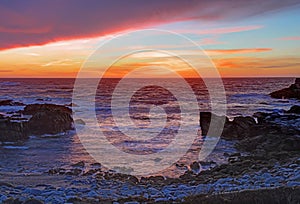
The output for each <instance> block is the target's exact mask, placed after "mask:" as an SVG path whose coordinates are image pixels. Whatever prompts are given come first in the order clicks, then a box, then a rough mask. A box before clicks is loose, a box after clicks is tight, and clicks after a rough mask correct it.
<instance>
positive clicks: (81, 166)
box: [71, 161, 85, 168]
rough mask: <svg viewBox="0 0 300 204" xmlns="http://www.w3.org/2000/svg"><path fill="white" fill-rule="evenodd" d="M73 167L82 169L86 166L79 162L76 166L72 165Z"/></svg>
mask: <svg viewBox="0 0 300 204" xmlns="http://www.w3.org/2000/svg"><path fill="white" fill-rule="evenodd" d="M71 166H72V167H80V168H83V167H84V166H85V163H84V161H80V162H77V163H76V164H72V165H71Z"/></svg>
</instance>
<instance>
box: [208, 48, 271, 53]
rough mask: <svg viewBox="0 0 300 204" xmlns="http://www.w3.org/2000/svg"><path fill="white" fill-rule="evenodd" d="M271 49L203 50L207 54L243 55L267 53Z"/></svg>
mask: <svg viewBox="0 0 300 204" xmlns="http://www.w3.org/2000/svg"><path fill="white" fill-rule="evenodd" d="M271 50H272V49H271V48H248V49H247V48H246V49H226V50H225V49H224V50H205V51H206V52H207V53H208V54H212V55H214V54H244V53H257V52H268V51H271Z"/></svg>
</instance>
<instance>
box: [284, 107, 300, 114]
mask: <svg viewBox="0 0 300 204" xmlns="http://www.w3.org/2000/svg"><path fill="white" fill-rule="evenodd" d="M287 113H296V114H300V106H297V105H294V106H292V107H291V108H290V110H288V111H287Z"/></svg>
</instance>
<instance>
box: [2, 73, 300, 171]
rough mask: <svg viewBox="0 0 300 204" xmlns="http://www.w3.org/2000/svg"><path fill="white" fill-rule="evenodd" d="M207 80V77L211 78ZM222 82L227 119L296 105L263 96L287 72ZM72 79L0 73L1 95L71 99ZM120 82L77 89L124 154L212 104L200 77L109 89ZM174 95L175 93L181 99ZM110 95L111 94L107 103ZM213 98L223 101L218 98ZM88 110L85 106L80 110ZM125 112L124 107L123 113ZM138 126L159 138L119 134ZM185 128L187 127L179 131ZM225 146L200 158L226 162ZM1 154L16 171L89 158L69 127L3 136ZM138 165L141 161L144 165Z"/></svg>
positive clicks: (155, 143) (283, 83) (164, 139)
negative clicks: (16, 138)
mask: <svg viewBox="0 0 300 204" xmlns="http://www.w3.org/2000/svg"><path fill="white" fill-rule="evenodd" d="M86 80H87V81H92V80H94V79H86ZM207 80H208V81H209V80H210V82H211V83H212V84H213V81H214V80H215V79H207ZM222 81H223V85H224V89H225V95H226V101H225V102H226V106H227V109H226V110H225V111H226V115H227V116H228V117H229V118H233V117H235V116H251V115H252V114H253V113H255V112H258V111H262V112H271V111H274V110H278V111H280V110H282V109H283V110H287V109H289V108H290V107H291V106H292V105H296V104H298V105H299V101H297V100H291V99H273V98H271V97H270V96H269V95H268V94H269V93H271V92H272V91H275V90H279V89H282V88H285V87H288V86H289V85H291V84H292V83H293V82H294V78H223V79H222ZM74 82H75V79H53V78H52V79H29V78H28V79H17V78H15V79H8V78H7V79H4V78H3V79H0V101H1V100H5V99H12V100H13V101H15V102H21V103H23V104H34V103H53V104H59V105H70V104H72V102H74V101H72V97H73V87H74ZM119 82H120V80H119V79H105V80H102V81H101V83H100V84H99V86H98V89H97V92H96V93H94V92H93V91H91V90H90V89H89V87H88V86H86V87H85V85H86V84H85V83H81V84H80V87H79V88H80V89H81V90H84V92H83V93H85V94H86V95H87V96H88V98H89V97H91V96H92V98H93V96H94V95H95V96H94V101H90V102H92V104H95V106H92V107H90V109H91V110H92V112H93V110H94V111H95V113H96V118H97V119H98V122H99V125H100V127H101V130H102V131H104V132H105V133H106V136H107V138H108V139H109V140H110V142H111V143H112V144H113V145H114V146H116V147H118V148H119V149H122V151H125V152H127V153H130V154H135V155H139V154H141V155H142V154H152V153H155V152H160V151H162V150H163V149H164V148H165V147H166V146H167V145H168V143H169V142H170V140H172V139H173V137H175V136H174V134H175V133H176V131H178V129H179V128H180V127H182V126H184V125H185V126H187V130H195V131H197V129H199V127H198V124H196V123H195V121H187V122H186V123H180V121H181V119H182V116H181V115H182V114H187V115H189V116H190V118H197V117H199V111H211V108H212V106H211V101H210V98H209V95H208V90H207V88H206V86H205V84H204V83H203V81H201V80H199V79H187V84H188V85H189V86H190V87H191V90H192V93H187V92H189V91H190V90H189V89H187V88H186V87H184V86H181V85H180V84H179V83H178V81H177V79H130V80H128V81H125V82H123V85H122V86H119V89H118V90H119V91H118V92H116V93H114V90H113V88H114V87H115V86H116V85H117V84H118V83H119ZM136 84H138V86H136ZM158 84H160V85H158ZM164 84H165V85H166V86H165V87H172V90H175V91H176V93H173V92H174V91H173V92H172V91H168V90H167V89H166V88H164V86H163V85H164ZM136 87H140V88H136ZM213 91H214V90H213ZM191 94H192V95H194V97H195V99H196V100H197V102H196V103H197V105H198V107H196V108H195V106H192V105H190V103H191V101H192V100H193V99H192V98H190V95H191ZM176 96H180V101H178V99H179V98H178V97H176ZM86 99H87V97H85V96H84V95H82V98H80V97H79V98H78V99H77V101H78V100H79V101H78V102H79V104H73V111H74V112H76V111H78V109H80V106H79V105H80V103H81V101H80V100H82V101H85V100H86ZM112 99H113V100H115V101H113V102H112ZM128 102H129V105H128ZM217 103H218V102H217ZM220 103H224V101H220ZM180 104H183V105H186V106H187V107H188V108H187V109H186V110H185V111H186V112H183V109H180ZM111 105H113V106H114V107H113V109H112V108H110V106H111ZM78 106H79V107H78ZM159 107H162V108H159ZM23 108H24V105H19V106H0V113H2V114H8V115H9V114H10V113H11V112H14V111H18V110H21V109H23ZM153 108H154V109H153ZM152 109H153V110H152ZM91 110H87V112H86V116H87V117H88V116H89V115H88V114H90V111H91ZM81 111H82V110H81ZM124 111H125V112H126V111H127V114H128V115H126V114H125V112H124ZM125 116H126V117H125ZM150 116H151V117H150ZM128 117H130V120H128ZM150 118H151V120H150ZM196 122H198V120H197V121H196ZM132 125H134V127H132ZM137 129H141V130H143V134H145V135H146V133H149V135H148V136H150V137H151V136H152V135H155V136H157V135H159V137H155V138H154V139H150V142H149V140H147V142H145V141H139V140H138V141H136V140H130V139H128V138H125V139H124V137H123V136H124V134H123V132H126V135H127V136H129V137H130V135H131V134H133V133H134V132H135V131H136V130H137ZM122 134H123V135H122ZM186 134H190V133H189V132H186ZM175 135H176V134H175ZM139 136H140V135H139V134H138V135H135V137H139ZM86 137H88V135H86ZM150 137H147V138H148V139H149V138H150ZM202 139H203V138H202V137H201V135H200V136H199V137H197V140H196V141H195V142H194V143H193V145H192V146H191V148H190V150H189V151H188V153H187V154H186V155H184V156H183V157H182V158H181V159H180V161H178V163H180V164H181V163H183V164H189V163H190V162H191V161H194V160H197V154H198V149H199V148H201V144H202V142H203V141H202ZM95 145H96V143H95ZM179 147H180V144H179ZM225 152H228V153H232V152H235V150H234V147H233V143H232V142H229V141H224V140H222V139H221V140H220V141H219V142H218V145H217V146H216V148H215V150H214V151H213V152H212V154H211V155H210V156H209V157H208V158H206V160H207V161H211V160H212V161H214V162H216V163H218V164H219V163H222V162H226V159H227V158H226V157H225V156H224V153H225ZM116 156H117V155H114V154H113V153H112V154H110V157H111V158H109V159H110V160H114V158H115V157H116ZM0 159H1V164H0V171H1V172H10V173H15V174H24V173H26V174H30V173H31V174H39V173H43V172H46V171H48V170H49V169H51V168H55V167H67V166H68V165H70V164H73V163H76V162H78V161H85V162H86V163H87V164H91V163H94V162H96V161H95V160H94V159H93V158H92V157H91V156H90V155H89V154H88V153H87V151H85V149H84V147H83V145H82V143H81V141H80V138H79V137H78V135H77V134H76V131H70V132H68V133H65V134H60V135H44V136H35V135H32V136H31V137H30V139H29V140H27V141H24V142H18V143H3V144H2V146H0ZM145 166H147V165H146V164H145ZM178 166H180V165H177V166H173V167H171V168H169V169H167V170H165V171H164V172H161V173H162V174H165V175H168V176H176V175H179V174H180V173H182V172H183V171H185V169H184V168H182V169H180V168H178ZM181 166H184V165H181ZM208 168H209V167H208ZM145 170H146V169H145Z"/></svg>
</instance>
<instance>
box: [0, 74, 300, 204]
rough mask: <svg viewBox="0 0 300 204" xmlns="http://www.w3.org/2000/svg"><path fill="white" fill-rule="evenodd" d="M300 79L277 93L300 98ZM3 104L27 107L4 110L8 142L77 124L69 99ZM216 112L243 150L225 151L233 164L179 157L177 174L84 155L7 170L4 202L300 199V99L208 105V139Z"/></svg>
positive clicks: (1, 136) (1, 124)
mask: <svg viewBox="0 0 300 204" xmlns="http://www.w3.org/2000/svg"><path fill="white" fill-rule="evenodd" d="M299 85H300V79H296V81H295V84H293V85H291V86H290V87H289V88H287V89H284V90H280V91H277V92H274V93H271V96H272V97H275V98H289V97H292V98H298V95H297V94H298V93H299V92H298V91H299ZM291 93H293V94H296V95H293V94H292V95H291ZM0 106H21V107H24V108H23V109H22V110H19V111H15V112H9V113H6V114H0V128H1V132H0V142H1V143H2V144H5V143H8V142H18V141H23V140H30V136H31V135H38V136H39V135H40V136H41V135H47V134H50V135H55V134H60V133H61V132H67V131H69V130H72V129H73V119H72V110H71V109H70V108H68V107H67V106H62V105H54V104H32V105H25V104H22V103H19V102H14V101H12V100H4V101H0ZM211 119H214V121H215V122H217V123H221V122H224V123H225V124H224V129H223V132H222V135H221V139H222V140H224V141H230V142H232V143H233V144H234V146H235V148H236V150H237V152H235V153H227V152H224V156H226V158H228V161H227V162H226V163H225V164H216V163H214V165H212V166H211V167H210V168H208V169H206V170H202V171H201V165H205V164H206V163H207V161H193V162H192V163H191V164H190V165H187V164H186V165H183V164H179V163H178V164H177V163H176V164H175V166H176V167H178V168H179V167H180V168H182V169H186V171H185V172H184V173H183V174H181V175H180V176H179V177H176V178H172V177H166V176H162V175H152V176H148V177H135V176H132V175H126V174H121V173H118V172H116V171H114V170H108V169H105V168H104V167H102V165H101V164H100V163H93V164H89V165H88V164H86V163H85V162H84V161H80V162H77V163H73V164H72V165H69V166H67V167H66V166H56V167H53V168H51V169H48V170H47V171H45V172H44V173H25V172H21V173H9V172H1V171H0V174H1V176H0V203H8V204H10V203H11V204H18V203H20V204H23V203H25V204H39V203H169V202H172V203H268V202H279V203H298V202H300V197H299V192H300V106H297V105H295V106H292V107H291V108H290V109H289V110H288V111H284V110H276V111H273V112H271V113H267V112H256V113H254V114H253V116H238V117H234V118H233V119H232V120H230V119H229V118H228V117H227V116H218V115H215V114H214V113H211V112H201V113H200V121H199V122H200V127H201V131H202V135H203V136H204V138H205V135H207V134H208V128H209V124H210V122H211ZM25 151H26V150H25ZM211 162H212V161H211ZM208 163H209V161H208ZM182 165H183V166H182ZM0 169H1V166H0Z"/></svg>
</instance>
